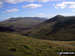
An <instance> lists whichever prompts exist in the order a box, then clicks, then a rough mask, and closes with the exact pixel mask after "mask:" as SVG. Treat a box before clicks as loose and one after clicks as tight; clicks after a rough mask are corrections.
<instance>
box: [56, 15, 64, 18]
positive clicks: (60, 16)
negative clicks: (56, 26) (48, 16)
mask: <svg viewBox="0 0 75 56" xmlns="http://www.w3.org/2000/svg"><path fill="white" fill-rule="evenodd" d="M55 17H57V18H62V17H65V16H63V15H56V16H55Z"/></svg>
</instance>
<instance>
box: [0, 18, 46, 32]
mask: <svg viewBox="0 0 75 56" xmlns="http://www.w3.org/2000/svg"><path fill="white" fill-rule="evenodd" d="M45 20H46V19H45V18H40V17H17V18H10V19H8V20H5V21H2V22H0V29H2V28H3V29H4V30H3V31H5V30H6V28H8V31H11V30H9V29H12V30H14V31H22V30H27V29H29V28H32V27H33V26H35V25H37V24H40V23H42V22H44V21H45ZM6 31H7V30H6Z"/></svg>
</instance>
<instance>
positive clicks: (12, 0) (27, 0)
mask: <svg viewBox="0 0 75 56" xmlns="http://www.w3.org/2000/svg"><path fill="white" fill-rule="evenodd" d="M25 1H26V2H34V0H4V2H7V3H12V4H16V3H20V2H25Z"/></svg>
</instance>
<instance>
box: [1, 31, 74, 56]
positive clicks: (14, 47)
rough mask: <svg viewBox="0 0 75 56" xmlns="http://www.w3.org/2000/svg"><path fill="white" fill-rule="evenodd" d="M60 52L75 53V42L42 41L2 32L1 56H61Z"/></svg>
mask: <svg viewBox="0 0 75 56" xmlns="http://www.w3.org/2000/svg"><path fill="white" fill-rule="evenodd" d="M58 51H75V41H51V40H40V39H34V38H31V37H26V36H21V35H18V34H12V33H11V34H10V33H1V32H0V56H59V55H58V54H57V52H58Z"/></svg>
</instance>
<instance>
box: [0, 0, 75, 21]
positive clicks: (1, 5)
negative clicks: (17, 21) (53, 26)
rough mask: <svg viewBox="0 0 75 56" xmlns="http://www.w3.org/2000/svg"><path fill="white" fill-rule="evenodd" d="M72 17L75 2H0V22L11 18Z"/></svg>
mask: <svg viewBox="0 0 75 56" xmlns="http://www.w3.org/2000/svg"><path fill="white" fill-rule="evenodd" d="M58 14H60V15H65V16H74V15H75V0H0V20H5V19H9V18H11V17H48V18H50V17H53V16H55V15H58Z"/></svg>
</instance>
